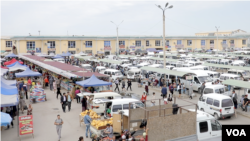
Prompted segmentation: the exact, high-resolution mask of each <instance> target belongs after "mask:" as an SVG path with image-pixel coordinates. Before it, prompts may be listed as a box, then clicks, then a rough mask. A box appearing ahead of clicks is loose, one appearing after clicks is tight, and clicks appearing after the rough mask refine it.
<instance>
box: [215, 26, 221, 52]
mask: <svg viewBox="0 0 250 141" xmlns="http://www.w3.org/2000/svg"><path fill="white" fill-rule="evenodd" d="M215 28H216V30H217V51H219V42H218V29H219V28H220V27H219V26H218V27H217V26H215Z"/></svg>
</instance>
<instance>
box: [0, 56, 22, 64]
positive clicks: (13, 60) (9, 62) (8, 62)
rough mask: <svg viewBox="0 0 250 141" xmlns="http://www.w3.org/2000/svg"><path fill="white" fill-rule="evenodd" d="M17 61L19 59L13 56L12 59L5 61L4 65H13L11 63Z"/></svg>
mask: <svg viewBox="0 0 250 141" xmlns="http://www.w3.org/2000/svg"><path fill="white" fill-rule="evenodd" d="M16 61H17V60H16V59H15V58H13V59H12V60H10V61H7V62H5V63H4V65H11V64H13V63H15V62H16ZM18 62H19V63H20V64H23V62H22V61H18Z"/></svg>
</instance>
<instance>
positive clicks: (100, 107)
mask: <svg viewBox="0 0 250 141" xmlns="http://www.w3.org/2000/svg"><path fill="white" fill-rule="evenodd" d="M115 98H119V99H120V98H121V95H120V94H118V93H115V92H102V93H93V105H92V107H91V108H92V109H93V111H95V112H96V113H97V114H103V113H104V110H105V104H103V103H98V101H103V100H104V99H106V100H111V99H115Z"/></svg>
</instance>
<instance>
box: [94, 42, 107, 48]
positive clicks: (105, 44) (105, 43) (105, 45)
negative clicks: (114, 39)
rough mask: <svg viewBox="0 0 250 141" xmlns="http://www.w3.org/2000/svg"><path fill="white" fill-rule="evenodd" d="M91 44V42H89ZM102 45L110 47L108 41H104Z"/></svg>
mask: <svg viewBox="0 0 250 141" xmlns="http://www.w3.org/2000/svg"><path fill="white" fill-rule="evenodd" d="M91 46H92V43H91ZM104 47H110V41H104Z"/></svg>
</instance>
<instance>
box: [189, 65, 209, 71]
mask: <svg viewBox="0 0 250 141" xmlns="http://www.w3.org/2000/svg"><path fill="white" fill-rule="evenodd" d="M190 69H191V70H208V66H202V65H199V66H193V67H190Z"/></svg>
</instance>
